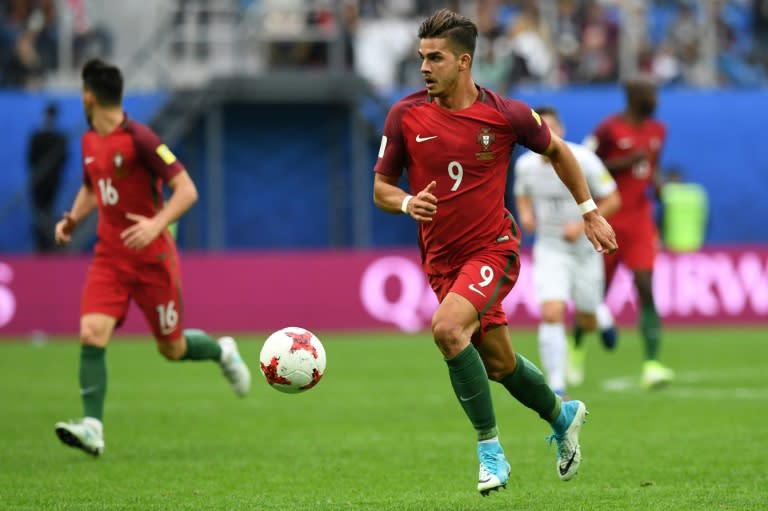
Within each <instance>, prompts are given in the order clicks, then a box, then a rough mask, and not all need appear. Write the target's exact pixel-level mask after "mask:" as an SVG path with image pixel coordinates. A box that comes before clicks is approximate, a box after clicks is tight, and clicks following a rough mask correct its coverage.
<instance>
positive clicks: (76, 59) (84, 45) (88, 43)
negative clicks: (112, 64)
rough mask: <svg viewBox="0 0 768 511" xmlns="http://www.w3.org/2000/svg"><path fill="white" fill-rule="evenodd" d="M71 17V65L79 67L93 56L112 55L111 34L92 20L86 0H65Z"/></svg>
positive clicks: (107, 56)
mask: <svg viewBox="0 0 768 511" xmlns="http://www.w3.org/2000/svg"><path fill="white" fill-rule="evenodd" d="M67 7H68V8H69V13H70V16H71V17H72V55H73V62H72V63H73V67H74V68H75V69H80V68H81V67H82V66H83V64H84V63H85V62H86V61H87V60H89V59H91V58H93V57H99V58H109V57H111V56H112V34H111V32H110V31H109V30H108V29H107V28H106V27H104V26H103V25H101V24H96V23H94V22H93V20H92V19H91V17H90V15H89V12H88V11H89V7H88V2H87V1H86V0H67Z"/></svg>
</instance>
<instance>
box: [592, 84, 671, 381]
mask: <svg viewBox="0 0 768 511" xmlns="http://www.w3.org/2000/svg"><path fill="white" fill-rule="evenodd" d="M624 91H625V94H626V102H627V103H626V109H625V110H624V112H623V113H619V114H615V115H612V116H610V117H608V118H607V119H605V120H604V121H603V122H602V123H600V125H599V126H598V127H597V128H596V129H595V132H594V134H593V136H592V137H590V139H589V141H590V142H589V143H590V144H591V145H592V146H593V147H594V150H595V153H596V154H597V155H598V156H599V157H600V158H602V160H603V162H604V163H605V166H606V167H607V168H608V170H609V171H610V172H611V174H613V177H614V179H615V180H616V185H617V186H618V189H619V194H620V195H621V209H620V210H619V211H618V212H617V213H616V214H615V215H614V216H613V217H612V218H611V224H612V225H613V227H614V229H615V230H616V240H617V241H618V243H619V245H620V246H621V251H619V252H616V253H614V254H608V255H606V257H605V266H606V278H607V284H608V285H609V286H610V283H611V280H612V279H613V276H614V275H615V273H616V269H617V267H618V265H619V263H620V262H623V263H624V264H625V265H626V266H627V267H628V268H629V269H630V270H631V271H632V273H633V275H634V282H635V288H636V289H637V294H638V297H639V299H640V321H639V326H640V333H641V335H642V337H643V341H644V343H645V362H644V364H643V369H642V376H641V380H640V383H641V385H642V386H643V387H645V388H649V389H651V388H657V387H660V386H663V385H665V384H667V383H669V382H671V381H672V380H673V379H674V373H673V372H672V370H671V369H669V368H668V367H665V366H664V365H662V364H661V362H659V360H658V356H659V346H660V344H661V321H660V320H659V314H658V312H657V311H656V305H655V302H654V299H653V285H652V284H653V264H654V259H655V256H656V252H657V249H658V233H657V231H656V225H655V223H654V219H653V206H652V203H651V198H650V197H649V192H650V190H651V187H652V186H653V187H654V190H655V186H656V182H655V177H656V168H657V165H658V161H659V153H660V152H661V149H662V146H663V145H664V141H665V139H666V136H667V130H666V128H665V127H664V124H662V123H661V122H660V121H658V120H656V119H654V118H653V114H654V112H655V111H656V104H657V100H656V85H655V84H654V83H653V82H652V81H650V80H647V79H643V78H637V79H633V80H630V81H628V82H627V83H626V84H625V85H624ZM655 191H656V192H657V194H658V190H655Z"/></svg>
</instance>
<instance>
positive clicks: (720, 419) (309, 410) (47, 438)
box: [0, 328, 768, 511]
mask: <svg viewBox="0 0 768 511" xmlns="http://www.w3.org/2000/svg"><path fill="white" fill-rule="evenodd" d="M318 334H319V336H320V338H321V339H322V340H323V342H324V344H325V346H326V351H327V354H328V369H327V372H326V374H325V377H324V378H323V380H322V381H321V382H320V384H319V385H318V386H317V387H316V388H314V389H313V390H311V391H310V392H308V393H306V394H301V395H286V394H281V393H278V392H276V391H274V390H272V389H270V388H269V387H268V386H267V385H266V384H265V383H264V381H263V379H262V377H261V374H260V373H259V372H258V368H257V364H258V353H259V349H260V347H261V339H263V338H264V336H262V335H251V336H243V337H241V338H240V346H241V351H242V353H243V355H244V356H245V358H246V359H247V360H248V361H249V362H250V364H251V366H252V369H253V372H254V386H253V389H252V392H251V394H250V395H249V396H248V397H247V398H245V399H238V398H236V397H235V396H234V394H233V393H232V392H231V390H230V389H229V387H228V385H227V384H226V382H225V381H224V380H223V379H222V377H221V376H220V375H219V370H218V367H216V366H215V365H214V364H211V363H192V362H187V363H177V364H172V363H169V362H166V361H164V360H163V359H161V358H160V357H159V356H158V355H157V354H156V352H155V348H154V343H152V342H149V341H148V340H146V339H140V340H134V341H132V342H127V341H126V340H125V339H119V338H118V339H116V340H115V341H113V343H112V345H111V346H110V347H109V349H108V367H109V377H110V381H109V391H108V397H107V407H106V422H105V426H106V430H105V435H106V436H105V440H106V446H107V447H106V451H105V454H104V456H103V457H102V458H100V459H93V458H91V457H89V456H87V455H85V454H83V453H82V452H80V451H78V450H75V449H71V448H69V447H66V446H64V445H61V444H60V443H59V441H58V439H57V438H56V437H55V435H54V433H53V425H54V423H55V422H56V421H57V420H63V419H68V418H74V417H77V416H78V415H79V414H80V401H79V397H78V388H77V361H78V352H79V351H78V346H77V344H76V343H75V342H74V341H73V340H72V339H69V340H56V341H54V342H48V343H45V344H41V343H32V342H28V341H25V340H21V339H19V340H16V341H14V342H0V407H1V408H0V410H2V412H1V413H2V415H1V417H2V420H0V509H2V510H45V511H53V510H78V511H83V510H142V511H146V510H175V511H180V510H219V509H221V510H240V509H242V510H280V511H293V510H418V511H427V510H440V511H450V510H457V511H458V510H472V511H475V510H511V509H514V510H553V511H555V510H590V511H596V510H617V509H631V510H697V511H700V510H752V509H754V510H758V509H768V475H767V474H768V464H767V463H768V462H767V461H766V460H767V459H768V457H767V455H766V453H768V406H766V405H768V376H767V375H768V366H766V361H768V329H766V328H762V329H760V328H751V329H690V330H688V329H685V330H682V329H680V330H674V329H668V330H667V331H666V333H665V345H664V347H663V356H664V360H665V361H666V362H667V363H668V364H669V365H670V366H672V367H673V368H674V369H676V371H677V373H678V381H677V382H676V383H675V384H674V385H673V386H672V387H669V388H668V389H666V390H663V391H658V392H653V393H647V392H642V391H641V390H640V389H639V388H637V386H636V382H637V378H638V375H639V374H638V373H639V368H640V358H641V357H640V351H641V350H640V342H639V341H638V339H637V336H636V334H635V333H634V331H632V330H625V331H624V332H622V337H621V339H620V343H619V347H618V350H617V351H616V352H614V353H606V352H604V351H603V350H602V348H601V347H600V346H599V343H598V342H597V340H596V339H594V338H590V339H589V343H590V344H589V354H588V358H587V365H588V367H587V381H586V382H585V384H584V385H583V386H582V387H581V388H578V389H571V396H572V397H577V398H580V399H582V400H584V401H585V402H586V403H587V406H588V408H589V410H590V412H591V415H590V416H589V421H588V423H587V424H586V425H585V427H584V429H583V430H582V437H581V444H582V452H583V456H584V459H583V463H582V466H581V470H580V473H579V475H578V476H577V477H576V478H575V479H574V480H573V481H571V482H568V483H563V482H561V481H560V480H559V479H558V477H557V474H556V469H555V447H554V445H553V446H552V447H548V446H547V443H546V442H545V436H546V435H547V434H548V433H549V429H548V427H547V426H546V425H545V424H544V423H543V422H541V421H540V420H539V419H538V417H536V415H535V414H534V413H533V412H531V411H529V410H527V409H525V408H523V407H522V406H521V405H519V404H518V403H517V402H515V401H514V400H513V399H512V398H511V397H510V396H509V395H508V394H507V393H506V392H505V391H504V389H503V388H501V387H500V386H498V385H495V386H494V389H493V391H494V398H495V403H496V413H497V417H498V422H499V427H500V429H501V434H502V441H503V444H504V447H505V450H506V452H507V456H508V458H509V460H510V462H511V464H512V476H511V479H510V484H509V486H508V487H507V489H506V490H505V491H502V492H499V493H494V494H492V495H490V496H489V497H488V498H482V497H480V496H479V495H478V494H477V492H476V490H475V484H476V477H477V461H476V455H475V441H474V440H475V439H474V434H473V431H472V429H471V427H470V425H469V423H468V421H467V420H466V419H465V418H464V416H463V413H462V411H461V409H460V406H459V404H458V403H457V402H456V401H455V398H454V396H453V393H452V391H451V388H450V384H449V380H448V377H447V374H446V368H445V365H444V363H443V362H442V361H441V360H440V355H439V354H438V352H437V350H436V348H435V347H434V346H433V345H432V341H431V340H430V338H429V336H428V335H427V334H420V335H413V336H406V335H401V334H371V333H364V334H343V335H339V334H332V333H323V332H318ZM513 336H514V343H515V345H516V347H517V348H518V349H519V350H520V351H521V352H522V353H524V354H527V355H528V356H529V357H530V358H531V359H533V360H538V356H537V347H536V344H535V339H534V334H533V332H530V331H520V332H513Z"/></svg>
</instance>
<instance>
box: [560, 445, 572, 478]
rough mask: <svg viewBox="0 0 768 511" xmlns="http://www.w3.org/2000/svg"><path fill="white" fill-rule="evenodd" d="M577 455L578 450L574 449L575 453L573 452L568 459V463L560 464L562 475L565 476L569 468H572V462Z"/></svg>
mask: <svg viewBox="0 0 768 511" xmlns="http://www.w3.org/2000/svg"><path fill="white" fill-rule="evenodd" d="M575 457H576V451H575V450H574V451H573V454H571V459H569V460H568V463H566V464H565V466H563V465H560V475H561V476H564V475H565V474H566V473H568V469H569V468H571V464H572V463H573V459H574V458H575Z"/></svg>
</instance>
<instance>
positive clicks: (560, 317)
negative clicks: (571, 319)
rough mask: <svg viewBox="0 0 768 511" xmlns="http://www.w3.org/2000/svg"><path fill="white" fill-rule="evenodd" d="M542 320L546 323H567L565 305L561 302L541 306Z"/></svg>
mask: <svg viewBox="0 0 768 511" xmlns="http://www.w3.org/2000/svg"><path fill="white" fill-rule="evenodd" d="M541 320H542V321H543V322H544V323H562V322H563V321H565V303H563V302H559V301H551V302H544V303H543V304H542V306H541Z"/></svg>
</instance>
